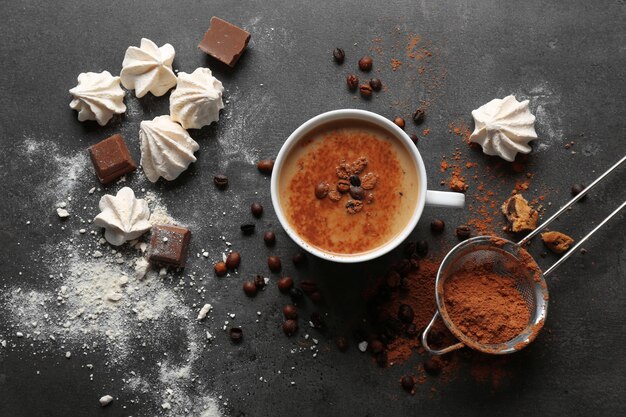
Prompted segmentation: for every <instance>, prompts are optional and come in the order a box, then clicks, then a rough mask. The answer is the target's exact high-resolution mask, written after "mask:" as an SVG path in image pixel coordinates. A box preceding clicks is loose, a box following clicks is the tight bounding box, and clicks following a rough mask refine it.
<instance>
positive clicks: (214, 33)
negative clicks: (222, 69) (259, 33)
mask: <svg viewBox="0 0 626 417" xmlns="http://www.w3.org/2000/svg"><path fill="white" fill-rule="evenodd" d="M249 41H250V33H248V32H246V31H245V30H243V29H241V28H240V27H237V26H235V25H232V24H230V23H228V22H226V21H225V20H222V19H220V18H219V17H215V16H213V17H212V18H211V23H210V25H209V30H207V31H206V33H205V34H204V37H203V38H202V41H200V43H199V44H198V48H200V49H201V50H202V51H204V52H205V53H207V54H209V55H211V56H212V57H213V58H215V59H217V60H218V61H221V62H223V63H224V64H226V65H228V66H229V67H234V66H235V64H236V63H237V60H239V57H240V56H241V54H242V53H243V51H244V49H246V46H248V42H249Z"/></svg>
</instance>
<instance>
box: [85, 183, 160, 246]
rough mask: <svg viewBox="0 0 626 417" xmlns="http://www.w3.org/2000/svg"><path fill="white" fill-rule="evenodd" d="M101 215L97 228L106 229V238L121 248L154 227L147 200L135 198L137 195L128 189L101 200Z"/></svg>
mask: <svg viewBox="0 0 626 417" xmlns="http://www.w3.org/2000/svg"><path fill="white" fill-rule="evenodd" d="M99 206H100V210H101V213H100V214H98V215H97V216H96V218H95V219H94V224H95V225H96V226H100V227H104V228H105V229H106V230H105V232H104V238H105V239H106V240H107V242H109V243H110V244H111V245H115V246H119V245H122V244H123V243H124V242H126V241H128V240H133V239H137V238H138V237H139V236H141V235H143V234H144V233H146V232H147V231H148V230H150V227H152V225H151V224H150V222H149V221H148V220H149V219H150V209H149V208H148V203H146V201H145V200H141V199H137V198H135V193H134V192H133V190H131V189H130V188H128V187H124V188H122V189H121V190H119V191H118V192H117V195H116V196H115V197H114V196H112V195H110V194H107V195H105V196H103V197H102V198H101V199H100V204H99Z"/></svg>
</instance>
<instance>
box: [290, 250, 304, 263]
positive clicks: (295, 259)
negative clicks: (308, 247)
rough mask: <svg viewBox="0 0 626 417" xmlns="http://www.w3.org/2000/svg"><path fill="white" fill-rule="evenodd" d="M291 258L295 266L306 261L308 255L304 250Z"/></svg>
mask: <svg viewBox="0 0 626 417" xmlns="http://www.w3.org/2000/svg"><path fill="white" fill-rule="evenodd" d="M291 260H292V261H293V264H294V265H295V266H300V265H303V264H304V263H305V262H306V255H305V254H304V252H298V253H296V254H295V255H293V258H292V259H291Z"/></svg>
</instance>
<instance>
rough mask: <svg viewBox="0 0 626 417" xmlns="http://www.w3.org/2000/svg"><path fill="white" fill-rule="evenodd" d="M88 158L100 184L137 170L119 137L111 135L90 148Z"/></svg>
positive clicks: (122, 140)
mask: <svg viewBox="0 0 626 417" xmlns="http://www.w3.org/2000/svg"><path fill="white" fill-rule="evenodd" d="M89 156H91V162H93V166H94V168H95V169H96V175H97V176H98V179H99V180H100V182H101V183H102V184H108V183H110V182H112V181H114V180H116V179H118V178H119V177H121V176H122V175H125V174H128V173H129V172H131V171H134V170H135V169H137V164H135V161H133V157H132V156H130V152H128V147H127V146H126V143H125V142H124V139H123V138H122V136H121V135H113V136H111V137H109V138H106V139H105V140H103V141H101V142H98V143H96V144H95V145H93V146H90V147H89Z"/></svg>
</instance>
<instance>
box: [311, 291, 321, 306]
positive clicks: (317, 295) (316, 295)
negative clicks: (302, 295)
mask: <svg viewBox="0 0 626 417" xmlns="http://www.w3.org/2000/svg"><path fill="white" fill-rule="evenodd" d="M309 298H311V301H313V302H314V303H315V304H319V303H321V302H322V293H321V292H319V291H315V292H314V293H312V294H311V295H309Z"/></svg>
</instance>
